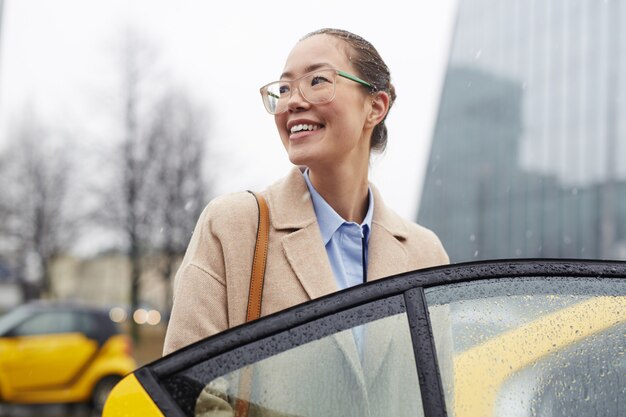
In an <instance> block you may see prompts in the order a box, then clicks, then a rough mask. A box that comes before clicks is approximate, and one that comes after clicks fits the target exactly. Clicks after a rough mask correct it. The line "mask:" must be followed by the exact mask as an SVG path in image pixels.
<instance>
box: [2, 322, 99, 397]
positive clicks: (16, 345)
mask: <svg viewBox="0 0 626 417" xmlns="http://www.w3.org/2000/svg"><path fill="white" fill-rule="evenodd" d="M79 325H80V316H79V315H78V314H77V313H74V312H72V311H39V312H33V314H32V315H31V316H30V317H29V318H28V319H26V320H25V321H23V322H22V323H20V324H19V325H18V326H16V327H15V328H14V329H12V330H11V331H10V332H9V334H8V336H9V337H7V338H6V341H7V342H8V344H5V345H6V346H10V348H9V352H8V353H7V360H5V361H3V362H4V373H5V376H6V378H5V381H7V383H8V384H9V386H10V389H11V391H13V392H15V393H19V392H24V391H35V390H41V389H59V388H62V387H63V386H67V385H69V384H71V383H72V381H73V380H74V379H75V378H76V377H77V376H78V375H79V374H80V372H81V371H82V370H83V369H84V368H85V366H86V365H87V364H88V363H89V361H90V360H91V359H92V358H93V356H94V354H95V353H96V352H97V350H98V343H97V342H96V341H94V340H91V339H89V338H87V337H86V336H85V335H84V334H82V333H81V332H79V331H78V328H79ZM9 358H10V360H9Z"/></svg>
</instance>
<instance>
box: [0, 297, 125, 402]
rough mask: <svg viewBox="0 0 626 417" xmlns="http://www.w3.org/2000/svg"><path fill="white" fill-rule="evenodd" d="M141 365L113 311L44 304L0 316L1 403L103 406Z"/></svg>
mask: <svg viewBox="0 0 626 417" xmlns="http://www.w3.org/2000/svg"><path fill="white" fill-rule="evenodd" d="M135 368H136V363H135V361H134V359H133V357H132V344H131V341H130V340H129V338H128V337H127V336H126V335H124V334H122V333H121V332H120V330H119V329H118V328H117V325H116V323H114V322H113V321H112V320H111V319H110V318H109V315H108V311H105V310H100V309H96V308H91V307H86V306H79V305H73V304H51V303H44V302H36V303H30V304H26V305H23V306H20V307H18V308H16V309H14V310H12V311H10V312H9V313H7V314H6V315H4V316H2V317H0V403H5V404H41V403H48V404H49V403H89V404H90V405H91V406H92V407H93V409H94V410H96V411H97V410H102V407H103V405H104V402H105V400H106V398H107V396H108V394H109V392H110V391H111V389H112V388H113V386H115V384H116V383H117V382H119V381H120V380H121V379H122V378H123V377H124V376H125V375H126V374H128V373H130V372H132V371H133V370H134V369H135Z"/></svg>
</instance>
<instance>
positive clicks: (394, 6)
mask: <svg viewBox="0 0 626 417" xmlns="http://www.w3.org/2000/svg"><path fill="white" fill-rule="evenodd" d="M455 11H456V0H437V1H420V2H411V1H407V0H387V1H380V0H376V1H371V0H366V1H363V0H343V1H336V0H323V1H309V2H293V1H282V0H281V1H243V0H241V1H208V0H206V1H201V0H195V1H194V0H176V1H174V0H54V1H50V0H4V16H3V22H2V28H1V29H2V38H1V49H0V53H1V55H0V145H2V144H3V143H4V144H6V142H7V140H8V138H7V136H8V131H9V127H10V125H11V123H12V122H13V121H14V120H15V119H16V118H18V117H19V114H20V112H22V111H23V110H24V108H26V107H28V106H31V107H35V108H36V109H37V111H38V113H39V115H40V116H41V117H42V118H43V120H44V121H45V122H47V123H49V124H52V125H54V124H60V123H63V125H64V126H65V127H66V128H68V129H71V128H73V127H75V128H76V129H77V130H79V131H83V132H92V133H94V135H93V139H92V140H96V141H97V140H105V139H104V138H106V137H107V134H108V133H107V132H106V122H105V121H104V120H106V118H105V117H103V114H104V113H106V112H109V111H110V109H107V99H106V97H107V94H110V90H109V88H110V87H111V85H112V84H111V83H112V82H113V81H112V78H111V72H112V71H113V70H114V68H115V64H114V62H112V61H113V54H112V49H113V45H114V43H115V41H116V39H118V38H119V33H120V32H121V31H122V30H124V29H125V28H126V27H128V26H132V27H133V28H135V29H136V30H137V31H138V32H140V33H141V34H142V35H144V36H145V37H147V38H149V39H151V40H153V41H154V42H155V43H156V44H157V46H158V48H159V53H160V57H161V58H160V59H161V61H162V62H163V63H164V65H163V66H164V67H166V68H168V70H169V72H170V73H171V76H172V77H173V78H175V79H176V80H178V81H179V82H180V83H182V84H184V85H185V86H186V87H187V88H188V89H189V90H191V91H192V93H193V95H194V97H195V99H196V100H197V101H199V102H201V103H202V104H203V105H204V106H205V107H206V108H207V109H208V110H209V116H210V120H209V123H208V125H209V127H210V138H211V139H212V141H213V143H214V145H213V148H212V149H213V151H214V153H215V154H216V155H218V157H219V158H220V160H222V161H225V163H224V164H222V165H221V171H220V173H219V179H220V182H219V184H217V185H218V188H217V193H218V194H221V193H225V192H230V191H240V190H245V189H256V190H260V189H262V188H264V187H265V186H267V185H269V184H270V183H272V182H274V181H275V180H276V179H278V178H280V177H282V176H284V175H285V174H286V172H287V171H288V169H289V166H290V163H289V161H288V159H287V156H286V154H285V152H284V150H283V148H282V145H281V143H280V140H279V137H278V133H277V132H276V130H275V126H274V122H273V118H272V117H271V116H270V115H268V114H267V113H266V112H265V110H264V108H263V105H262V103H261V99H260V95H259V93H258V88H259V87H260V86H261V85H263V84H265V83H267V82H269V81H272V80H274V79H276V78H277V77H278V76H279V75H280V72H281V70H282V68H283V64H284V60H285V58H286V56H287V54H288V53H289V51H290V49H291V47H292V46H293V45H294V44H295V43H296V42H297V40H298V39H299V38H300V37H302V36H303V35H305V34H306V33H308V32H311V31H313V30H316V29H319V28H322V27H338V28H342V29H347V30H350V31H352V32H354V33H357V34H359V35H361V36H363V37H364V38H365V39H367V40H369V41H370V42H372V44H374V46H376V48H377V49H378V51H379V52H380V54H381V55H382V57H383V59H384V60H385V61H386V62H387V64H388V65H389V67H390V69H391V74H392V82H393V83H394V85H395V86H396V91H397V93H398V99H397V101H396V103H395V105H394V107H393V109H392V110H391V113H390V114H389V116H388V119H387V120H388V122H387V124H388V128H389V144H388V149H387V151H386V153H385V154H384V155H383V156H382V157H380V158H376V160H375V161H374V162H373V164H372V170H371V174H370V177H371V178H372V180H373V181H374V183H375V184H376V185H377V187H378V188H379V189H380V190H381V192H382V194H383V196H384V197H385V200H386V203H387V204H388V205H390V206H391V207H393V208H394V209H395V210H396V211H397V212H398V213H399V214H401V215H402V216H404V217H406V218H410V219H414V218H415V216H416V211H417V204H418V198H419V193H420V191H421V186H422V184H421V182H422V178H423V172H424V169H425V163H426V159H427V156H428V150H429V146H430V138H431V135H432V129H433V126H434V121H435V116H436V111H437V107H438V104H439V95H440V89H441V83H442V81H443V75H444V69H445V65H446V63H447V58H448V50H449V46H450V43H451V35H452V30H453V24H454V17H455ZM225 87H226V88H227V89H226V90H224V88H225ZM224 91H227V92H228V95H227V96H225V95H224ZM218 98H219V101H217V99H218ZM85 136H89V135H85Z"/></svg>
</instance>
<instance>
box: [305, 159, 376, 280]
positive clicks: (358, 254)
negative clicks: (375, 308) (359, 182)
mask: <svg viewBox="0 0 626 417" xmlns="http://www.w3.org/2000/svg"><path fill="white" fill-rule="evenodd" d="M302 175H304V179H305V181H306V185H307V187H308V188H309V193H310V194H311V200H312V201H313V209H314V210H315V216H316V217H317V223H318V224H319V228H320V232H321V234H322V240H323V242H324V246H325V247H326V254H328V260H329V261H330V266H331V268H332V270H333V275H334V276H335V281H336V282H337V286H338V287H339V288H340V289H345V288H348V287H352V286H354V285H358V284H362V283H363V281H364V273H366V271H367V244H368V242H369V235H370V233H369V232H370V230H371V229H372V216H373V213H374V198H373V197H372V190H369V193H368V198H369V207H368V209H367V214H366V215H365V218H364V219H363V223H361V224H357V223H355V222H348V221H346V220H344V219H343V218H342V217H341V216H340V215H339V214H337V212H336V211H335V210H334V209H333V208H332V207H331V206H330V205H329V204H328V203H327V202H326V200H324V198H323V197H322V196H321V195H320V194H319V193H318V192H317V191H316V190H315V188H314V187H313V184H311V180H310V179H309V170H308V169H307V170H306V171H305V172H304V173H303V174H302Z"/></svg>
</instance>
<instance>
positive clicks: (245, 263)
mask: <svg viewBox="0 0 626 417" xmlns="http://www.w3.org/2000/svg"><path fill="white" fill-rule="evenodd" d="M256 210H257V209H256V203H255V202H254V198H252V196H250V195H249V194H248V193H237V194H232V195H228V196H223V197H219V198H217V199H215V200H213V201H212V202H211V203H209V204H208V205H207V207H206V208H205V209H204V211H203V212H202V215H201V216H200V218H199V220H198V223H197V225H196V228H195V230H194V232H193V235H192V237H191V241H190V242H189V246H188V247H187V251H186V252H185V256H184V258H183V261H182V263H181V266H180V268H179V270H178V272H177V274H176V277H175V279H174V303H173V306H172V313H171V316H170V321H169V324H168V327H167V332H166V335H165V344H164V347H163V354H164V355H167V354H169V353H171V352H173V351H175V350H177V349H180V348H182V347H183V346H186V345H189V344H191V343H193V342H196V341H198V340H201V339H203V338H205V337H208V336H211V335H214V334H216V333H219V332H221V331H224V330H226V329H227V328H229V327H232V326H233V323H235V324H237V323H238V321H240V319H239V316H240V315H242V316H245V311H243V312H242V313H241V314H240V312H239V310H241V308H240V307H241V306H240V304H241V305H242V306H243V305H245V303H246V300H247V284H246V283H247V282H249V276H250V272H249V269H250V268H251V260H252V256H251V255H250V254H249V252H251V251H252V250H253V247H254V237H255V236H256V226H257V225H256V222H257V214H256ZM249 247H251V248H252V249H250V248H249ZM246 274H247V275H246ZM244 291H245V292H246V293H245V294H243V292H244ZM233 299H234V300H235V302H234V303H233ZM232 304H235V305H232ZM231 315H234V316H237V317H236V318H235V319H233V317H230V316H231Z"/></svg>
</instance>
